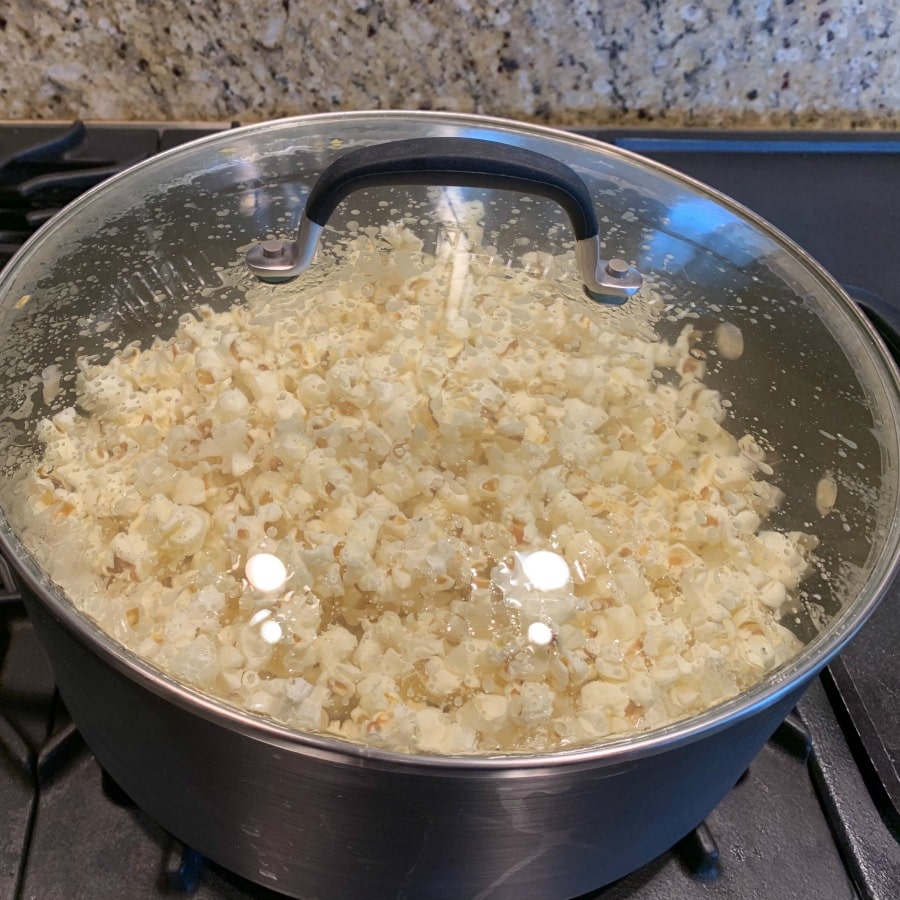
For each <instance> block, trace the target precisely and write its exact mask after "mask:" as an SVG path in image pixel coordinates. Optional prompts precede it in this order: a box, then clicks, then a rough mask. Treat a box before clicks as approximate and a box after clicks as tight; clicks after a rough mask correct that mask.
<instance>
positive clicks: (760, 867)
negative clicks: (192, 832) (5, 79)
mask: <svg viewBox="0 0 900 900" xmlns="http://www.w3.org/2000/svg"><path fill="white" fill-rule="evenodd" d="M205 133H208V130H200V129H180V128H154V127H150V126H136V127H129V126H97V125H92V126H89V127H87V128H84V127H83V126H81V125H80V124H79V123H76V124H75V125H73V126H71V127H70V126H65V125H30V124H27V125H26V124H23V125H18V126H10V125H2V126H0V265H3V264H4V263H5V262H6V261H7V260H8V258H9V256H11V255H12V253H13V252H15V249H16V247H17V246H19V245H20V244H21V242H22V241H23V240H24V238H25V237H26V236H27V234H28V233H30V232H31V231H33V230H34V229H35V228H36V227H37V226H39V225H40V224H42V223H43V222H44V221H46V220H47V219H48V218H50V217H51V216H52V215H53V213H54V212H55V211H56V210H58V209H59V208H60V207H61V206H62V205H64V204H65V203H66V202H68V201H69V200H71V199H72V198H73V197H75V196H77V195H78V194H79V193H81V192H82V191H83V190H85V189H87V188H88V187H91V186H93V185H94V184H97V183H99V181H101V180H103V179H104V178H106V177H109V176H110V175H111V174H114V173H115V172H117V171H120V170H121V169H122V168H125V167H127V166H129V165H131V164H133V163H134V162H137V161H138V160H140V159H144V158H147V157H148V156H150V155H152V154H154V153H156V152H159V151H160V150H163V149H167V148H169V147H173V146H176V145H177V144H179V143H183V142H184V141H186V140H190V139H192V138H194V137H198V136H200V135H202V134H205ZM586 133H588V134H590V135H591V136H593V137H598V138H600V139H602V140H606V141H609V142H611V143H615V144H617V145H619V146H621V147H625V148H627V149H631V150H635V151H637V152H639V153H642V154H645V155H647V156H650V157H652V158H654V159H657V160H659V161H661V162H663V163H666V164H667V165H670V166H673V167H674V168H677V169H679V170H681V171H683V172H685V173H687V174H689V175H692V176H694V177H696V178H698V179H700V180H701V181H704V182H706V183H707V184H710V185H712V186H713V187H716V188H718V189H720V190H722V191H723V192H725V193H726V194H729V195H731V196H732V197H734V198H736V199H737V200H740V201H742V202H743V203H745V204H746V205H747V206H749V207H750V208H752V209H754V210H755V211H756V212H758V213H759V214H761V215H762V216H763V217H764V218H767V219H768V220H770V221H771V222H773V223H774V224H775V225H777V226H778V227H780V228H781V229H782V230H783V231H785V232H786V233H787V234H788V235H789V236H791V237H792V238H794V240H796V241H797V243H799V244H800V245H801V246H803V247H804V248H805V249H806V250H807V251H808V252H810V253H811V254H812V255H813V256H814V257H815V258H817V259H818V260H819V261H820V262H821V263H822V264H823V265H824V266H825V267H826V268H827V269H829V271H831V272H832V274H834V275H835V276H836V277H837V278H838V279H839V280H841V281H842V282H843V283H844V284H845V285H846V286H847V287H848V289H849V290H850V291H851V293H852V294H853V295H854V296H855V297H856V298H857V299H858V300H859V301H860V302H861V304H862V305H864V307H865V308H867V311H868V312H869V313H870V315H872V317H873V319H874V320H875V321H876V323H877V324H879V325H881V326H882V327H886V325H887V323H893V324H894V325H895V327H897V326H898V325H900V287H898V285H900V256H898V255H897V254H896V253H895V252H894V240H895V235H897V234H900V138H896V137H894V136H893V135H891V134H874V135H871V134H870V135H865V134H863V135H860V134H850V135H834V134H808V135H802V136H798V135H797V134H786V133H774V134H773V133H740V134H738V135H735V134H733V133H721V132H697V131H690V132H677V131H666V132H648V131H629V130H605V131H591V132H586ZM886 339H887V340H888V342H889V344H891V345H892V346H893V347H895V348H900V339H898V338H896V337H895V336H892V335H890V334H889V333H886ZM0 579H2V585H0V822H3V825H4V827H3V828H0V900H5V898H16V900H20V898H21V900H25V898H28V900H32V898H34V900H55V898H60V900H62V898H65V900H74V898H92V900H118V898H122V897H135V898H145V897H146V898H153V897H163V896H178V895H179V894H187V893H191V894H192V895H193V896H194V897H197V898H202V900H222V898H229V900H231V898H234V900H240V898H250V897H253V898H274V897H275V896H276V895H275V894H273V893H271V892H270V891H268V890H265V889H263V888H260V887H257V886H255V885H252V884H250V883H248V882H245V881H242V880H241V879H239V878H237V877H236V876H234V875H232V874H230V873H229V872H227V871H226V870H224V869H222V868H220V867H218V866H215V865H213V864H211V863H208V862H206V861H205V860H203V859H202V858H201V857H199V856H198V855H197V854H196V853H194V852H193V851H192V850H190V848H186V847H184V846H183V845H181V844H180V843H179V842H178V841H177V840H175V839H174V838H172V837H171V836H169V835H167V834H166V833H165V832H164V831H162V829H160V828H159V826H157V825H156V824H155V823H154V822H152V821H151V820H150V819H149V818H148V817H147V816H146V815H145V814H144V813H143V812H142V811H141V810H139V809H137V808H136V807H134V806H133V804H131V802H130V801H129V799H128V798H127V797H126V796H124V795H123V794H122V792H121V790H120V789H119V788H118V787H117V786H116V785H115V784H114V783H112V782H111V781H110V780H109V779H108V778H106V777H105V776H104V774H103V773H102V772H101V770H100V768H99V766H98V765H97V763H96V762H95V760H94V759H93V757H92V756H91V754H90V752H89V750H88V749H87V748H86V746H85V745H84V743H83V742H82V740H81V738H80V736H79V734H78V732H77V730H76V729H75V728H74V726H73V725H72V723H71V721H70V720H69V718H68V715H67V713H66V711H65V708H64V707H63V706H62V704H61V703H60V702H59V700H58V698H57V696H56V693H55V690H54V684H53V675H52V672H51V671H50V668H49V665H48V663H47V661H46V659H45V657H44V654H43V652H42V650H41V649H40V647H39V646H38V644H37V642H36V639H35V637H34V634H33V632H32V630H31V627H30V625H29V623H28V620H27V617H26V616H25V613H24V610H23V608H22V606H21V602H20V601H19V599H18V596H17V594H16V591H15V586H14V584H13V581H12V579H11V577H10V575H9V572H8V571H7V570H6V568H5V566H3V565H2V560H0ZM897 648H900V586H898V587H895V589H893V590H892V591H891V592H890V594H889V595H888V597H887V598H886V599H885V601H884V602H883V603H882V605H881V607H880V608H879V610H878V611H877V612H876V614H875V616H874V618H873V620H872V621H871V622H870V623H869V624H868V625H867V626H866V627H865V628H864V630H863V631H862V633H861V634H860V635H859V636H858V638H857V639H856V641H855V642H854V643H853V644H852V645H851V646H850V647H849V649H848V650H847V651H845V652H844V654H842V656H841V657H840V659H839V660H837V661H836V662H835V663H833V664H832V665H831V666H830V667H829V669H828V670H827V671H826V673H825V674H824V675H823V676H822V678H821V679H819V680H817V681H816V682H814V683H813V685H812V687H811V688H810V690H809V691H808V692H807V694H806V695H805V697H804V698H803V700H802V701H801V702H800V704H799V706H798V708H797V710H796V711H795V712H794V713H793V714H792V715H791V716H790V717H789V718H788V719H787V720H786V721H785V723H784V724H783V725H782V726H781V727H780V728H779V730H778V732H777V733H776V734H775V736H774V737H773V739H772V740H771V741H770V742H769V744H768V745H767V746H766V747H765V748H764V749H763V751H762V752H761V753H760V754H759V756H758V757H757V759H756V760H755V761H754V762H753V764H752V765H751V767H750V769H749V771H748V772H747V773H746V774H745V775H744V777H743V778H742V779H741V780H740V781H739V782H738V784H737V785H735V787H734V789H733V790H732V791H731V793H730V794H729V795H728V796H727V797H726V799H725V800H724V801H723V802H722V804H721V805H720V806H719V807H718V808H717V809H716V810H715V811H714V812H713V813H712V814H711V815H710V816H709V818H708V819H707V821H706V823H704V825H702V826H701V827H700V828H698V829H697V830H695V831H694V832H692V833H691V834H689V835H688V836H687V837H686V838H684V839H683V840H682V841H680V842H679V844H677V845H676V846H675V847H673V848H672V849H671V850H670V851H669V852H667V853H665V854H663V855H662V856H661V857H659V858H658V859H656V860H654V861H653V862H651V863H650V864H648V865H647V866H645V867H644V868H643V869H641V870H639V871H638V872H635V873H633V874H632V875H630V876H628V877H627V878H624V879H622V880H621V881H619V882H617V883H615V884H613V885H610V886H608V887H606V888H604V889H602V890H601V891H599V892H596V893H594V894H592V895H590V896H591V897H592V898H596V900H600V898H602V900H620V898H622V900H624V898H642V900H650V898H660V900H661V898H666V900H682V898H684V900H687V898H693V897H698V896H708V897H712V898H748V900H749V898H762V897H792V898H814V897H815V898H855V897H863V898H869V900H897V898H898V897H900V667H898V665H897V659H898V649H897ZM336 877H339V876H338V875H336Z"/></svg>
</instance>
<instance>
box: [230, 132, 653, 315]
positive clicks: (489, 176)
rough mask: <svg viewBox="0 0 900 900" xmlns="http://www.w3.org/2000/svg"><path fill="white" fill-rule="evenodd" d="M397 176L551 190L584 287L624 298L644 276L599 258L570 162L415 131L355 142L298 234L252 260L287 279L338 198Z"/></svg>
mask: <svg viewBox="0 0 900 900" xmlns="http://www.w3.org/2000/svg"><path fill="white" fill-rule="evenodd" d="M392 184H426V185H437V184H442V185H453V186H459V187H487V188H492V189H499V190H515V191H522V192H526V193H533V194H537V195H539V196H544V197H549V198H550V199H553V200H555V201H556V202H558V203H559V204H560V205H561V206H562V207H563V208H564V209H565V211H566V212H567V213H568V215H569V219H570V220H571V222H572V227H573V230H574V231H575V238H576V244H575V253H576V259H577V261H578V265H579V269H580V271H581V277H582V280H583V281H584V286H585V290H586V291H587V293H588V294H589V295H590V296H591V297H592V298H593V299H595V300H597V301H599V302H602V303H612V304H621V303H624V302H625V301H626V300H627V299H628V297H630V296H632V295H633V294H634V293H636V292H637V291H638V290H639V289H640V287H641V284H642V283H643V277H642V276H641V274H640V273H639V272H638V271H637V270H636V269H635V268H633V267H632V266H629V265H628V263H627V262H625V260H622V259H619V258H613V259H610V260H606V259H603V258H602V247H601V243H600V226H599V223H598V221H597V214H596V212H595V210H594V206H593V201H592V199H591V196H590V192H589V191H588V188H587V185H585V183H584V181H583V180H582V179H581V178H580V177H579V176H578V175H577V174H576V172H575V171H574V170H573V169H571V168H570V167H569V166H566V165H564V164H563V163H561V162H559V161H558V160H556V159H553V158H552V157H549V156H545V155H544V154H542V153H535V152H534V151H533V150H526V149H525V148H523V147H515V146H511V145H507V144H501V143H499V142H496V141H484V140H477V139H474V138H414V139H411V140H406V141H391V142H389V143H386V144H376V145H374V146H371V147H362V148H360V149H358V150H352V151H350V152H349V153H347V154H345V155H344V156H342V157H340V158H339V159H337V160H336V161H335V162H333V163H332V164H331V165H329V166H328V167H327V168H326V169H325V171H324V172H323V173H322V174H321V176H320V177H319V180H318V181H317V182H316V184H315V185H314V186H313V189H312V191H310V194H309V197H308V198H307V202H306V209H305V210H304V213H303V216H302V217H301V219H300V227H299V230H298V232H297V238H296V240H294V241H265V242H263V243H261V244H257V245H256V246H255V247H252V248H251V249H250V251H249V252H248V253H247V257H246V260H247V266H248V267H249V268H250V270H251V271H252V272H253V273H254V274H255V275H257V276H258V277H259V278H261V279H263V280H265V281H275V282H277V281H286V280H288V279H290V278H294V277H295V276H296V275H299V274H300V273H301V272H302V271H303V270H304V269H306V268H307V267H308V266H309V264H310V263H311V262H312V260H313V257H314V256H315V253H316V247H317V245H318V242H319V237H320V235H321V234H322V231H323V230H324V227H325V225H326V223H327V221H328V218H329V216H330V215H331V213H332V212H334V210H335V209H336V208H337V206H338V204H339V203H340V202H341V200H343V199H344V198H345V197H347V196H348V195H349V194H351V193H353V192H354V191H357V190H361V189H362V188H365V187H373V186H378V185H392Z"/></svg>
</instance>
